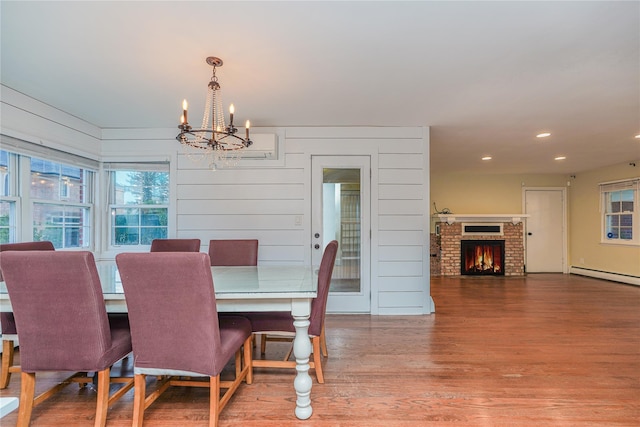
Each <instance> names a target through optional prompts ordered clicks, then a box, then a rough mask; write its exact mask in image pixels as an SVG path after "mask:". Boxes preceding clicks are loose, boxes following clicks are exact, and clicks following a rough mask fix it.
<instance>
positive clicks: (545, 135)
mask: <svg viewBox="0 0 640 427" xmlns="http://www.w3.org/2000/svg"><path fill="white" fill-rule="evenodd" d="M548 136H551V134H550V133H549V132H544V133H539V134H537V135H536V138H546V137H548Z"/></svg>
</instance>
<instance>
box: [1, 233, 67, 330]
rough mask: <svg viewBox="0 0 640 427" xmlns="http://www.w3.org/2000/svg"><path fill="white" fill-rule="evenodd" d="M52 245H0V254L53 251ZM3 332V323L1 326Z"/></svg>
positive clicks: (39, 243) (41, 243) (43, 242)
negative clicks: (6, 252)
mask: <svg viewBox="0 0 640 427" xmlns="http://www.w3.org/2000/svg"><path fill="white" fill-rule="evenodd" d="M55 250H56V248H54V247H53V243H51V242H49V241H48V240H44V241H42V242H22V243H5V244H2V245H0V252H5V251H55ZM0 280H3V279H2V270H0ZM2 329H3V330H4V323H3V325H2Z"/></svg>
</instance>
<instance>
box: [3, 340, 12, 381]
mask: <svg viewBox="0 0 640 427" xmlns="http://www.w3.org/2000/svg"><path fill="white" fill-rule="evenodd" d="M13 352H14V350H13V341H12V340H2V372H0V389H3V388H7V387H8V386H9V381H10V380H11V367H12V366H13Z"/></svg>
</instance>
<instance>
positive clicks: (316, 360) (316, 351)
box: [311, 337, 324, 384]
mask: <svg viewBox="0 0 640 427" xmlns="http://www.w3.org/2000/svg"><path fill="white" fill-rule="evenodd" d="M311 344H312V346H313V368H314V369H315V371H316V378H317V379H318V382H319V383H320V384H324V374H323V373H322V356H320V337H313V339H312V340H311Z"/></svg>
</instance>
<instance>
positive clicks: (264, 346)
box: [260, 334, 267, 355]
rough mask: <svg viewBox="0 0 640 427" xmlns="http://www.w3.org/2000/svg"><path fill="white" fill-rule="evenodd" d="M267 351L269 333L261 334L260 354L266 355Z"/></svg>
mask: <svg viewBox="0 0 640 427" xmlns="http://www.w3.org/2000/svg"><path fill="white" fill-rule="evenodd" d="M266 351H267V334H260V354H262V355H264V353H265V352H266Z"/></svg>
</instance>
